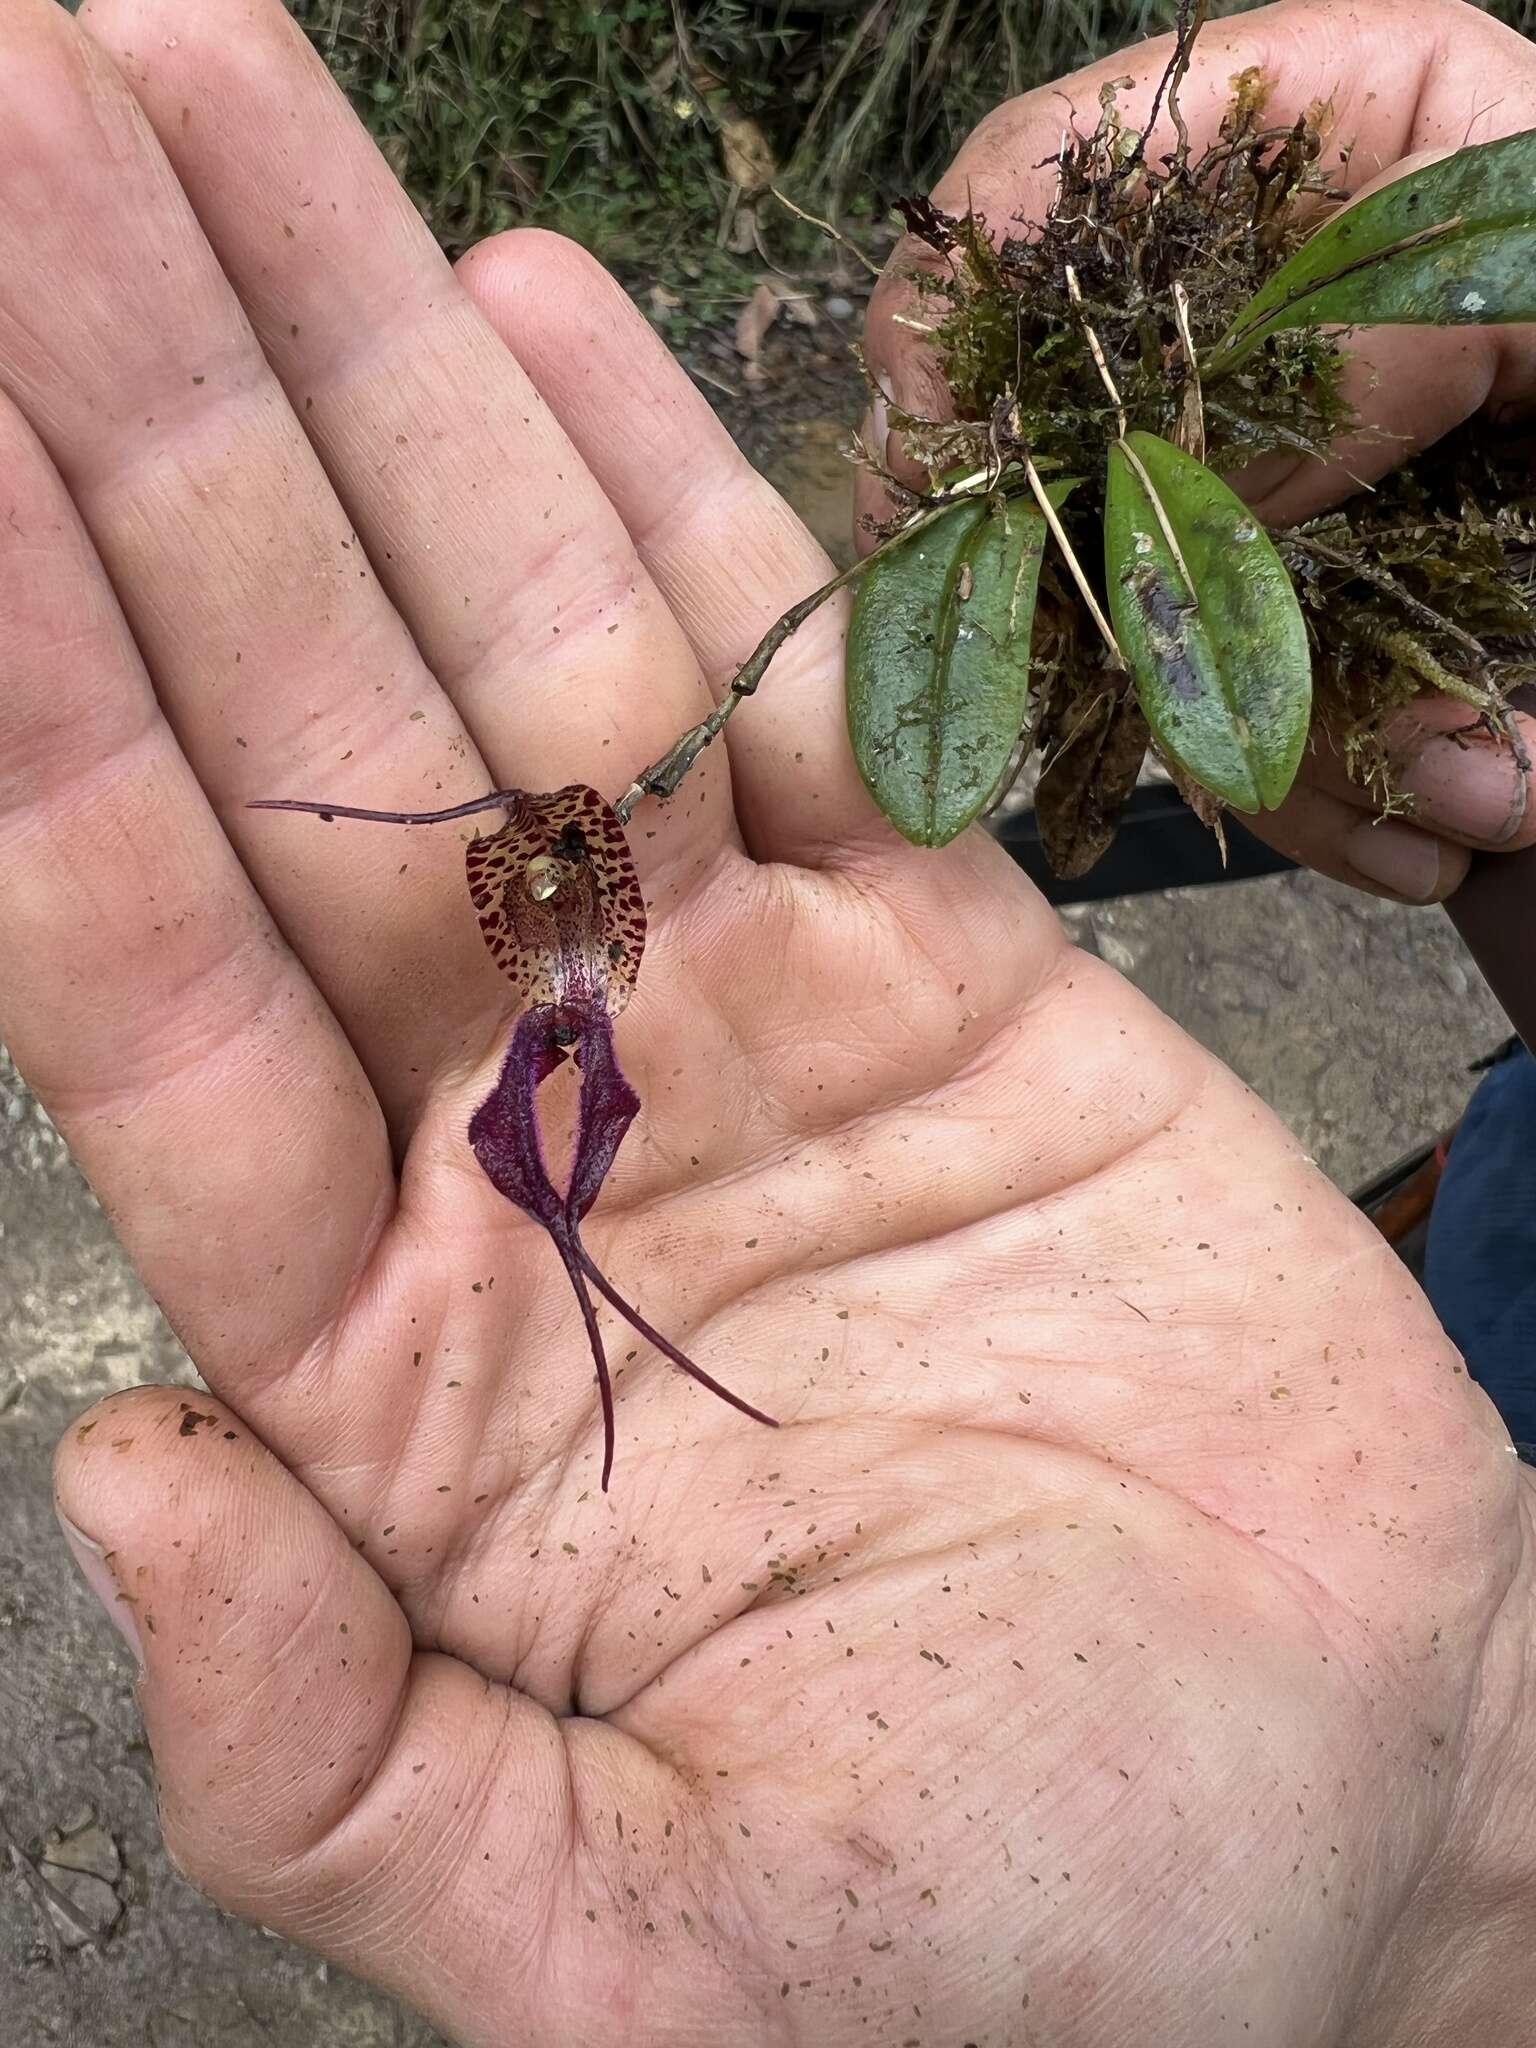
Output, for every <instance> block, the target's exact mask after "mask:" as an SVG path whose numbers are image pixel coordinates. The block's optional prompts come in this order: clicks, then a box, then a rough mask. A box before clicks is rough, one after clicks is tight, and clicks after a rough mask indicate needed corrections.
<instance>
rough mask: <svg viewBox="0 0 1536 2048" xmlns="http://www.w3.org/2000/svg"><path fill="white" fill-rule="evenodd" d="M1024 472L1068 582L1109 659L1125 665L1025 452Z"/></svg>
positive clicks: (1046, 494) (1091, 586)
mask: <svg viewBox="0 0 1536 2048" xmlns="http://www.w3.org/2000/svg"><path fill="white" fill-rule="evenodd" d="M1024 474H1025V476H1026V477H1027V478H1028V480H1029V488H1030V489H1031V490H1032V491H1033V492H1034V494H1035V503H1036V504H1037V505H1038V506H1039V507H1040V513H1041V517H1042V518H1043V519H1044V520H1045V523H1046V525H1047V526H1048V527H1049V528H1050V530H1051V537H1052V539H1053V540H1054V541H1055V543H1056V545H1057V547H1059V548H1060V549H1061V553H1062V559H1063V560H1064V561H1065V562H1066V565H1067V568H1068V570H1069V571H1070V572H1071V576H1072V581H1073V582H1074V583H1075V584H1076V585H1077V588H1078V593H1079V595H1080V596H1081V598H1082V600H1083V603H1084V604H1085V605H1086V606H1087V608H1088V615H1089V617H1090V618H1091V619H1092V620H1093V623H1094V624H1095V625H1096V626H1097V627H1098V629H1099V631H1100V633H1101V634H1102V635H1103V636H1104V645H1105V646H1106V647H1107V648H1108V649H1109V656H1110V660H1111V661H1112V662H1113V664H1114V666H1115V667H1116V668H1122V669H1123V668H1124V667H1125V665H1126V663H1125V656H1124V655H1123V654H1122V653H1121V652H1120V642H1119V641H1118V640H1117V639H1116V638H1115V631H1114V628H1113V626H1111V625H1110V623H1109V621H1108V619H1106V618H1105V616H1104V612H1103V608H1102V607H1101V605H1100V604H1099V600H1098V599H1097V597H1095V596H1094V593H1093V585H1092V584H1091V583H1090V582H1089V581H1088V577H1087V574H1086V573H1085V571H1084V569H1083V565H1082V563H1081V562H1080V561H1079V560H1078V559H1077V554H1076V552H1075V550H1074V549H1073V546H1072V543H1071V541H1069V540H1068V539H1067V530H1066V528H1065V527H1064V526H1063V525H1062V523H1061V519H1060V517H1059V515H1058V513H1057V511H1056V507H1055V506H1054V505H1053V504H1052V503H1051V500H1050V494H1049V492H1048V491H1047V490H1046V488H1045V485H1044V484H1043V483H1042V482H1041V481H1040V472H1039V470H1038V469H1036V467H1035V465H1034V463H1033V462H1032V461H1031V460H1030V458H1029V457H1028V456H1027V455H1026V456H1025V457H1024Z"/></svg>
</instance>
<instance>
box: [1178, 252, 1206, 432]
mask: <svg viewBox="0 0 1536 2048" xmlns="http://www.w3.org/2000/svg"><path fill="white" fill-rule="evenodd" d="M1173 318H1174V324H1175V325H1176V326H1177V328H1178V330H1179V342H1180V344H1181V346H1182V347H1183V350H1184V362H1185V367H1186V369H1187V372H1188V376H1189V382H1188V384H1187V385H1186V386H1185V387H1184V399H1185V407H1184V412H1183V415H1182V416H1181V418H1180V421H1179V424H1180V426H1181V427H1183V426H1186V424H1187V428H1188V437H1189V440H1190V442H1191V443H1192V446H1191V447H1190V448H1189V450H1188V453H1189V454H1191V455H1193V457H1194V458H1195V460H1196V462H1204V460H1205V394H1204V392H1203V391H1202V390H1201V388H1200V358H1199V357H1198V356H1197V355H1196V354H1195V344H1194V340H1193V338H1192V336H1191V334H1190V331H1189V294H1188V292H1186V291H1185V289H1184V287H1183V285H1182V284H1181V283H1180V282H1179V280H1178V279H1177V278H1175V279H1174V281H1173Z"/></svg>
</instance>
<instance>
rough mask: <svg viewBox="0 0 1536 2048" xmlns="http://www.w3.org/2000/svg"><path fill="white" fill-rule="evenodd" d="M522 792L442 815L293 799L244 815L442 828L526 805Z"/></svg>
mask: <svg viewBox="0 0 1536 2048" xmlns="http://www.w3.org/2000/svg"><path fill="white" fill-rule="evenodd" d="M527 796H528V792H527V791H526V790H525V789H493V790H492V791H491V793H490V794H489V796H474V797H471V798H470V799H469V802H468V803H463V804H450V805H449V807H448V809H447V810H445V811H365V810H361V809H359V807H358V806H357V805H356V804H328V803H315V802H311V801H310V800H309V799H308V798H304V797H295V796H258V797H252V798H251V799H250V801H249V802H248V803H247V804H246V807H245V808H246V809H247V810H248V811H307V812H308V813H309V815H310V816H311V817H314V818H324V820H325V821H326V823H327V824H329V823H330V821H331V819H332V818H363V819H365V820H367V821H368V822H369V823H371V824H375V825H446V824H448V823H450V822H451V820H453V819H454V818H472V817H473V816H474V815H475V813H476V812H477V811H504V810H512V809H517V808H520V807H521V805H522V804H523V803H525V802H526V800H527Z"/></svg>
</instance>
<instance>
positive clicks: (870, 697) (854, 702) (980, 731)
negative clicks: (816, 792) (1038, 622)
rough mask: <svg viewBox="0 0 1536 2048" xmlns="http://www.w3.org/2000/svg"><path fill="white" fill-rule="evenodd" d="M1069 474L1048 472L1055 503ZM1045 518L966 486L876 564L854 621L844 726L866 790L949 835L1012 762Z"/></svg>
mask: <svg viewBox="0 0 1536 2048" xmlns="http://www.w3.org/2000/svg"><path fill="white" fill-rule="evenodd" d="M1071 489H1072V484H1071V483H1070V482H1064V483H1057V484H1053V485H1052V486H1051V487H1050V489H1049V492H1048V495H1049V497H1050V500H1051V503H1052V504H1053V505H1060V504H1061V503H1062V502H1063V501H1064V500H1065V498H1066V496H1067V493H1068V492H1069V491H1070V490H1071ZM1045 539H1046V524H1045V520H1044V518H1043V517H1042V515H1041V513H1040V510H1039V508H1038V507H1037V506H1036V505H1035V504H1034V503H1033V501H1032V500H1030V499H1028V498H1024V497H1003V496H999V495H997V494H993V495H992V496H989V497H978V498H973V499H968V500H966V501H965V502H963V503H961V504H957V505H956V506H954V507H953V509H952V510H950V511H948V512H945V513H944V514H942V515H941V517H939V518H938V519H936V520H934V521H933V523H932V524H931V525H929V526H926V527H924V528H922V529H921V530H920V531H918V532H916V533H914V534H913V535H912V536H911V538H910V539H909V540H907V541H906V542H904V543H903V544H902V545H901V546H900V547H896V548H893V549H892V550H891V551H890V553H889V554H887V555H882V556H881V557H880V558H879V559H878V560H877V561H874V562H872V563H871V564H870V566H869V568H868V569H867V570H866V571H865V573H864V576H863V578H862V580H861V583H860V586H859V594H858V599H857V602H856V603H855V606H854V612H853V621H852V624H851V626H850V628H849V633H848V663H847V677H848V683H847V689H848V732H849V736H850V738H851V739H852V742H853V752H854V758H855V760H856V761H857V762H858V765H859V773H860V774H861V775H862V776H863V778H864V781H865V783H866V785H867V786H868V789H869V792H870V794H871V796H873V798H874V799H875V802H876V803H877V804H878V805H879V806H880V808H881V810H882V811H884V813H885V815H886V816H887V817H888V818H889V819H890V821H891V823H892V824H893V825H894V826H895V827H896V829H897V831H898V832H900V833H901V834H902V836H903V837H904V838H906V839H910V840H911V841H912V842H913V843H914V844H915V845H918V846H947V845H948V843H949V841H950V840H951V839H953V838H954V837H955V836H956V834H957V833H960V832H963V831H964V829H965V827H966V826H967V825H969V824H970V823H971V821H972V819H974V818H975V817H976V816H977V815H978V814H979V813H980V812H981V811H982V810H983V809H984V808H985V806H986V803H987V799H988V798H989V797H990V796H991V794H992V792H993V790H994V789H995V788H996V787H997V784H998V782H999V780H1000V779H1001V777H1002V775H1003V774H1004V772H1005V771H1006V769H1007V767H1008V763H1009V760H1010V758H1011V756H1012V753H1013V748H1014V745H1015V743H1016V741H1017V740H1018V737H1019V731H1020V728H1021V727H1022V725H1023V723H1024V710H1025V704H1026V701H1027V699H1028V695H1029V642H1030V631H1031V628H1032V626H1033V624H1034V616H1035V597H1036V593H1037V591H1038V589H1039V583H1040V561H1041V556H1042V555H1043V553H1044V550H1045Z"/></svg>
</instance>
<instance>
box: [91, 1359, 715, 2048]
mask: <svg viewBox="0 0 1536 2048" xmlns="http://www.w3.org/2000/svg"><path fill="white" fill-rule="evenodd" d="M54 1490H55V1500H56V1503H57V1507H58V1512H59V1517H60V1521H61V1524H62V1525H63V1528H64V1534H65V1538H66V1540H67V1541H68V1543H69V1546H70V1549H71V1550H72V1552H73V1554H74V1556H75V1559H76V1562H77V1564H78V1565H79V1567H80V1569H81V1573H82V1575H83V1576H84V1578H85V1579H86V1581H87V1583H88V1584H89V1586H90V1587H91V1589H92V1591H93V1592H94V1593H95V1594H96V1595H97V1597H98V1598H99V1599H100V1600H101V1602H102V1604H103V1606H104V1607H105V1608H106V1611H107V1612H108V1614H109V1615H110V1616H111V1617H112V1619H113V1620H114V1622H115V1623H116V1624H117V1626H118V1628H119V1629H120V1630H121V1632H122V1633H123V1635H124V1636H125V1637H126V1638H127V1640H128V1642H129V1645H130V1648H131V1650H132V1651H133V1653H134V1654H135V1656H136V1658H137V1660H138V1663H139V1667H140V1671H141V1678H140V1684H139V1698H140V1702H141V1705H142V1709H143V1714H144V1722H145V1728H146V1732H147V1734H148V1736H149V1741H150V1746H151V1748H152V1750H153V1752H154V1758H155V1766H156V1776H157V1782H158V1786H159V1792H160V1808H161V1820H162V1825H163V1827H164V1831H165V1840H166V1846H167V1848H168V1850H169V1851H170V1853H171V1856H172V1858H173V1859H174V1861H175V1862H176V1864H177V1866H178V1868H180V1869H181V1870H182V1871H183V1872H184V1873H185V1875H186V1876H187V1877H188V1878H189V1879H190V1880H191V1881H192V1882H193V1883H194V1884H196V1885H198V1886H199V1887H200V1888H201V1889H202V1890H204V1891H206V1892H207V1893H209V1894H210V1895H211V1896H212V1897H213V1898H214V1899H215V1900H216V1901H217V1902H218V1903H219V1904H220V1905H221V1906H223V1907H224V1908H225V1909H226V1910H228V1911H230V1912H235V1913H240V1914H243V1915H245V1916H246V1917H248V1918H250V1919H253V1920H255V1921H257V1922H259V1923H260V1924H261V1925H262V1926H263V1927H268V1928H271V1929H273V1930H274V1931H276V1932H279V1933H283V1934H287V1935H289V1936H291V1937H292V1938H294V1939H295V1940H298V1941H302V1942H304V1943H306V1944H307V1945H308V1946H309V1947H311V1948H314V1949H317V1950H319V1951H320V1952H321V1953H322V1954H323V1955H326V1956H328V1957H330V1958H331V1959H332V1960H333V1961H335V1962H338V1963H340V1964H342V1965H344V1966H345V1967H346V1968H348V1969H350V1970H354V1971H357V1972H358V1973H360V1974H362V1975H364V1976H366V1977H369V1978H371V1979H372V1980H373V1981H375V1982H376V1983H380V1984H383V1985H385V1986H387V1987H388V1988H389V1989H391V1990H392V1991H394V1992H395V1993H396V1994H397V1995H399V1996H400V1997H402V1998H404V1999H406V2000H408V2001H409V2003H410V2004H411V2005H412V2006H414V2007H416V2008H417V2009H418V2010H420V2011H422V2012H424V2013H425V2014H427V2015H428V2017H429V2018H430V2019H431V2020H432V2021H433V2023H434V2024H435V2025H436V2026H437V2027H438V2028H440V2029H441V2031H442V2032H443V2033H444V2034H445V2035H446V2036H448V2037H449V2038H450V2039H452V2040H454V2041H457V2042H460V2043H462V2044H463V2048H505V2044H506V2043H507V2042H508V2041H510V2040H516V2041H519V2042H535V2041H595V2040H600V2039H602V2038H604V2035H605V2033H606V2032H607V2031H609V2030H610V2029H611V2020H612V2013H613V2009H614V2005H615V2002H616V2001H621V2002H622V2003H623V2004H624V2006H625V2008H626V2010H627V2011H629V2012H630V2014H631V2016H632V2017H633V2018H635V2019H636V2022H637V2025H638V2028H639V2032H638V2034H637V2038H640V2039H647V2040H654V2039H659V2038H661V2035H660V2034H659V2033H658V2032H657V2031H656V2029H658V2028H662V2029H664V2031H665V2032H666V2033H667V2034H668V2036H669V2037H672V2038H677V2039H684V2038H686V2039H691V2040H711V2039H718V2038H719V2037H720V2035H719V2029H720V2023H721V2015H722V2012H723V2011H725V2010H731V2009H734V2008H735V2006H736V2005H738V2004H739V1989H736V1990H734V1991H733V1988H732V1986H731V1984H730V1982H729V1979H728V1977H727V1975H726V1973H725V1972H724V1971H719V1972H716V1971H711V1970H709V1969H707V1968H706V1969H704V1970H702V1971H701V1969H700V1965H699V1962H698V1949H697V1947H696V1946H695V1945H694V1944H693V1943H692V1942H689V1941H687V1940H681V1941H680V1942H678V1943H673V1942H669V1941H656V1940H654V1939H652V1938H651V1937H652V1936H654V1934H655V1929H656V1927H657V1926H658V1925H664V1926H666V1927H667V1928H669V1929H676V1928H678V1927H680V1926H684V1925H692V1922H693V1920H694V1918H696V1917H697V1918H707V1915H708V1913H709V1910H710V1908H709V1904H708V1897H707V1894H706V1898H705V1901H704V1902H703V1903H701V1900H700V1896H699V1893H700V1885H699V1882H698V1880H697V1879H696V1876H695V1872H696V1871H697V1870H698V1869H701V1868H702V1869H708V1868H711V1867H713V1864H714V1861H715V1858H714V1856H713V1854H712V1853H711V1849H712V1845H711V1843H710V1842H709V1840H708V1839H707V1837H706V1836H705V1832H704V1825H703V1812H702V1809H703V1802H701V1801H700V1799H699V1797H698V1793H697V1787H696V1785H695V1784H693V1783H692V1782H691V1781H689V1782H683V1781H682V1780H681V1779H680V1776H679V1774H678V1773H677V1772H675V1771H674V1770H673V1769H672V1768H671V1767H670V1766H669V1765H668V1764H667V1763H666V1762H665V1761H664V1759H663V1758H661V1757H660V1756H658V1755H656V1754H654V1753H653V1752H652V1751H650V1750H647V1749H646V1748H644V1747H643V1746H642V1745H641V1744H640V1743H639V1742H637V1741H635V1740H633V1739H631V1738H630V1737H628V1736H625V1735H623V1734H620V1733H619V1732H618V1731H617V1730H615V1729H612V1728H610V1727H608V1726H606V1725H605V1724H604V1723H603V1722H602V1721H600V1720H597V1719H594V1718H590V1717H587V1716H582V1715H574V1716H571V1717H568V1718H565V1719H557V1718H556V1717H555V1716H554V1715H553V1714H552V1713H550V1712H549V1711H548V1710H547V1709H545V1708H544V1707H541V1706H539V1705H536V1704H535V1702H534V1701H533V1700H532V1699H530V1698H529V1697H528V1696H527V1695H526V1694H524V1693H522V1692H519V1691H517V1690H515V1689H513V1688H512V1687H510V1686H506V1685H501V1684H497V1683H493V1682H491V1681H488V1680H487V1679H486V1678H484V1677H483V1676H482V1675H481V1674H480V1673H479V1672H477V1671H475V1670H472V1669H471V1668H470V1667H469V1666H468V1665H467V1664H464V1663H461V1662H459V1661H458V1660H457V1659H455V1658H452V1657H447V1656H443V1655H439V1654H434V1653H432V1652H430V1651H427V1650H415V1649H413V1645H412V1641H411V1631H410V1628H409V1626H408V1625H407V1622H406V1618H405V1615H404V1614H403V1612H402V1611H401V1609H400V1607H399V1606H398V1605H397V1604H396V1602H395V1601H394V1599H393V1598H392V1597H391V1595H390V1593H389V1590H388V1588H387V1587H386V1586H385V1584H384V1582H383V1580H382V1579H380V1578H379V1577H378V1576H377V1574H376V1573H375V1572H374V1571H373V1569H372V1567H371V1566H370V1564H369V1563H368V1561H367V1559H366V1557H365V1556H364V1555H362V1554H360V1553H359V1552H358V1551H357V1550H355V1549H354V1548H353V1546H352V1544H351V1543H350V1542H349V1541H348V1539H347V1536H346V1534H345V1532H344V1531H343V1530H342V1529H341V1528H340V1527H338V1525H337V1524H336V1523H335V1522H334V1521H332V1520H331V1518H330V1516H329V1515H327V1514H326V1513H325V1511H324V1509H323V1508H322V1507H321V1505H320V1503H319V1502H318V1501H317V1500H316V1499H315V1498H314V1497H313V1496H312V1495H311V1494H310V1493H308V1492H307V1491H306V1490H305V1489H304V1488H303V1487H302V1486H301V1485H300V1483H299V1482H298V1480H297V1479H295V1478H294V1477H293V1476H292V1474H290V1473H289V1472H288V1471H287V1470H285V1468H284V1467H283V1466H282V1465H280V1464H279V1463H278V1461H277V1460H276V1459H275V1458H274V1457H272V1455H271V1454H270V1453H269V1452H268V1451H267V1450H266V1449H265V1448H264V1447H263V1446H262V1445H261V1443H260V1442H259V1441H258V1440H257V1439H256V1438H255V1437H254V1436H253V1435H252V1434H251V1432H250V1430H249V1429H248V1428H247V1427H246V1426H245V1424H244V1423H243V1421H242V1420H241V1419H240V1417H239V1416H238V1415H237V1414H235V1413H234V1412H233V1411H231V1410H230V1409H229V1408H227V1407H226V1406H225V1405H224V1404H223V1403H221V1402H219V1401H217V1400H213V1399H210V1398H208V1397H205V1396H201V1395H197V1394H195V1393H194V1394H189V1393H188V1391H187V1390H186V1389H183V1388H174V1387H141V1388H136V1389H135V1390H133V1391H132V1392H131V1393H127V1394H119V1395H116V1396H113V1397H112V1398H111V1399H109V1400H107V1401H105V1402H103V1403H101V1404H100V1406H98V1407H97V1408H95V1409H93V1410H92V1411H91V1413H90V1414H89V1415H87V1416H85V1417H83V1418H82V1419H81V1420H80V1421H79V1422H77V1423H75V1424H74V1425H72V1426H71V1428H70V1429H69V1430H68V1431H67V1432H66V1434H65V1437H64V1439H63V1441H62V1443H61V1444H60V1446H59V1449H58V1452H57V1455H56V1458H55V1463H54ZM535 1555H537V1552H535ZM615 1820H617V1821H618V1826H617V1828H616V1827H615V1825H614V1823H615ZM626 1885H627V1886H628V1887H629V1890H628V1895H627V1896H628V1899H629V1900H630V1901H631V1902H637V1901H638V1900H639V1899H640V1897H641V1890H640V1888H642V1887H643V1891H644V1906H643V1908H642V1909H638V1910H636V1911H635V1912H634V1913H630V1912H628V1911H627V1910H626V1906H625V1903H624V1899H625V1887H626ZM689 1908H691V1909H692V1912H691V1913H690V1912H689V1910H688V1909H689ZM514 1990H515V1996H514V1995H512V1994H513V1992H514ZM726 2025H727V2030H728V2026H729V2023H728V2022H726Z"/></svg>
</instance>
